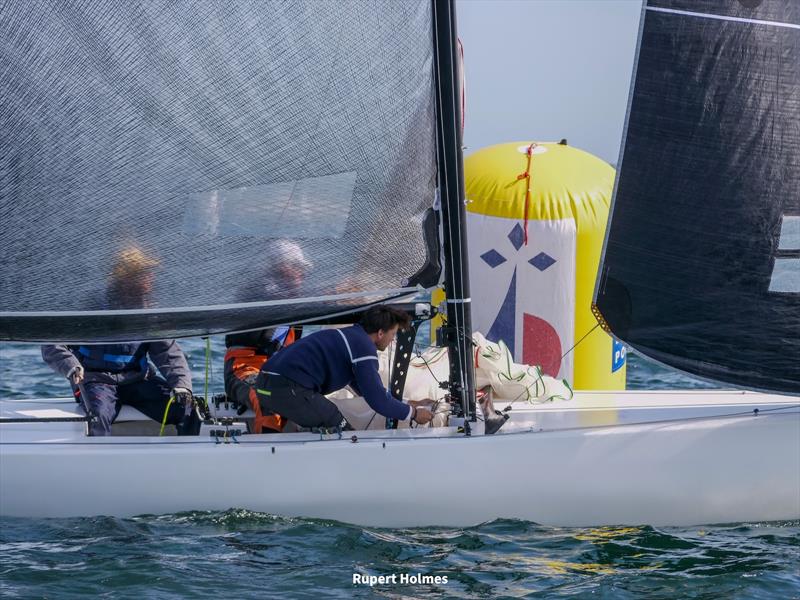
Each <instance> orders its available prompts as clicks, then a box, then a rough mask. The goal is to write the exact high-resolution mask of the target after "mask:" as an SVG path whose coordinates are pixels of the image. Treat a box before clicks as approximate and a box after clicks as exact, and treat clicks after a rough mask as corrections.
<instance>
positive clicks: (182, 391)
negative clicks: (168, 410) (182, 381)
mask: <svg viewBox="0 0 800 600" xmlns="http://www.w3.org/2000/svg"><path fill="white" fill-rule="evenodd" d="M172 397H173V398H174V400H173V401H174V402H175V404H181V405H183V406H184V407H186V408H189V409H191V407H192V406H193V405H194V396H192V392H190V391H189V390H187V389H186V388H175V389H174V390H172Z"/></svg>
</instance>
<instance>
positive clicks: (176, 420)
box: [80, 379, 199, 435]
mask: <svg viewBox="0 0 800 600" xmlns="http://www.w3.org/2000/svg"><path fill="white" fill-rule="evenodd" d="M80 391H81V398H82V400H83V409H84V410H86V409H88V410H90V411H91V412H92V413H93V414H94V415H95V417H96V419H95V420H94V421H92V422H91V423H90V424H89V435H109V434H110V433H111V424H112V423H113V422H114V421H115V420H116V419H117V416H119V411H120V410H122V406H123V405H124V404H127V405H128V406H132V407H133V408H135V409H137V410H138V411H140V412H142V413H144V414H145V415H147V416H148V417H150V418H151V419H153V420H154V421H158V422H159V423H161V421H162V419H163V418H164V409H165V408H166V406H167V402H168V401H169V397H170V389H169V388H168V387H167V385H166V382H164V381H162V380H160V379H147V380H145V381H137V382H135V383H128V384H125V385H115V384H110V383H99V382H96V381H88V382H85V383H82V384H81V385H80ZM184 416H185V409H184V407H183V406H182V405H178V404H176V403H174V402H173V403H172V404H171V405H170V407H169V412H168V413H167V423H169V424H170V425H175V426H176V427H177V429H178V435H197V433H198V431H196V429H197V430H199V427H197V426H199V419H197V418H196V417H192V415H190V417H189V418H187V419H186V423H183V421H184Z"/></svg>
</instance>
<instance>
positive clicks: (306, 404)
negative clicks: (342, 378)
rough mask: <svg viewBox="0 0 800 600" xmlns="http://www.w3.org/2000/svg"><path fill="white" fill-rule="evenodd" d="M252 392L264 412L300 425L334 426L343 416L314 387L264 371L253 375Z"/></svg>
mask: <svg viewBox="0 0 800 600" xmlns="http://www.w3.org/2000/svg"><path fill="white" fill-rule="evenodd" d="M256 393H257V394H258V401H259V404H260V405H261V411H262V412H264V413H270V412H273V413H277V414H279V415H281V416H282V417H284V418H286V419H289V420H290V421H293V422H294V423H296V424H298V425H300V427H325V428H327V429H331V428H334V427H336V426H338V425H340V424H341V423H342V420H343V417H342V413H340V412H339V409H338V408H336V405H335V404H334V403H333V402H331V401H330V400H328V399H327V398H326V397H325V396H323V395H322V394H320V393H319V392H315V391H314V390H310V389H308V388H305V387H303V386H302V385H299V384H297V383H295V382H294V381H292V380H291V379H286V378H285V377H283V376H280V375H268V374H267V373H265V372H264V371H261V373H259V374H258V377H257V378H256Z"/></svg>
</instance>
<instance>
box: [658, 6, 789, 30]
mask: <svg viewBox="0 0 800 600" xmlns="http://www.w3.org/2000/svg"><path fill="white" fill-rule="evenodd" d="M647 10H652V11H653V12H662V13H670V14H676V15H685V16H687V17H701V18H704V19H717V20H719V21H735V22H737V23H752V24H753V25H771V26H773V27H786V28H788V29H800V25H796V24H795V23H784V22H782V21H764V20H761V19H748V18H746V17H731V16H727V15H714V14H709V13H699V12H692V11H689V10H678V9H675V8H661V7H657V6H648V7H647Z"/></svg>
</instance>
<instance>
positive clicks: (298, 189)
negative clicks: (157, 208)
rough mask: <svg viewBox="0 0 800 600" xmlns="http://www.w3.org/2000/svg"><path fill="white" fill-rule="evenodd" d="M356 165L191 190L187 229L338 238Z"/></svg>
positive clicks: (348, 207) (226, 233)
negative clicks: (314, 174) (341, 169)
mask: <svg viewBox="0 0 800 600" xmlns="http://www.w3.org/2000/svg"><path fill="white" fill-rule="evenodd" d="M355 183H356V173H355V171H352V172H347V173H337V174H335V175H325V176H323V177H309V178H306V179H297V180H292V181H284V182H280V183H270V184H265V185H256V186H250V187H242V188H235V189H223V190H210V191H206V192H199V193H196V194H191V195H190V196H189V198H188V200H187V203H186V211H185V213H184V220H183V225H184V230H185V231H186V232H187V233H191V234H204V235H216V236H239V235H248V236H259V237H270V238H278V237H285V238H292V237H296V236H297V232H298V231H302V232H303V237H304V238H340V237H342V236H343V235H344V232H345V229H346V227H347V220H348V217H349V216H350V210H351V207H352V203H353V191H354V188H355Z"/></svg>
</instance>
